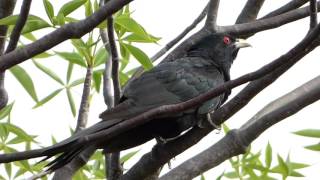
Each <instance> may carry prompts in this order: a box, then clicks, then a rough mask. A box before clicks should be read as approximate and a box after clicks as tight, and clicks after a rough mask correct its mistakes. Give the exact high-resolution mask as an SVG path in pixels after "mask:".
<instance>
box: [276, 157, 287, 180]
mask: <svg viewBox="0 0 320 180" xmlns="http://www.w3.org/2000/svg"><path fill="white" fill-rule="evenodd" d="M277 157H278V163H279V164H278V166H279V168H280V170H281V174H282V176H284V177H287V176H288V175H289V167H288V166H287V164H286V163H285V162H284V160H283V159H282V157H281V156H280V155H278V156H277Z"/></svg>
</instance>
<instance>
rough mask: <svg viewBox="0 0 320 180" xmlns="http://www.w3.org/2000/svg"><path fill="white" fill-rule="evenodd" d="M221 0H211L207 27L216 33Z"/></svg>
mask: <svg viewBox="0 0 320 180" xmlns="http://www.w3.org/2000/svg"><path fill="white" fill-rule="evenodd" d="M219 4H220V0H210V2H209V4H208V14H207V20H206V24H205V27H206V28H208V29H210V30H212V31H215V30H216V29H217V18H218V10H219Z"/></svg>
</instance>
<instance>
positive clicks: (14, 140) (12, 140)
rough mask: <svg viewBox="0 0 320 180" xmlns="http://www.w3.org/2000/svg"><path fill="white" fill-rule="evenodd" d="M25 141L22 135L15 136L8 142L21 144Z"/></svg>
mask: <svg viewBox="0 0 320 180" xmlns="http://www.w3.org/2000/svg"><path fill="white" fill-rule="evenodd" d="M23 142H25V141H24V139H21V138H20V137H15V138H13V139H11V140H10V141H8V142H7V144H20V143H23Z"/></svg>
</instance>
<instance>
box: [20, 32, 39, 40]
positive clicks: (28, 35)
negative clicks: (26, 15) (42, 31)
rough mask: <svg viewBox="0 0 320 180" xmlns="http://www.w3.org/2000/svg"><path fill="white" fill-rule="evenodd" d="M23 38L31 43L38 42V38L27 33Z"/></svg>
mask: <svg viewBox="0 0 320 180" xmlns="http://www.w3.org/2000/svg"><path fill="white" fill-rule="evenodd" d="M23 37H25V38H27V39H29V40H30V41H36V40H37V38H36V37H35V36H34V35H33V34H32V33H25V34H23Z"/></svg>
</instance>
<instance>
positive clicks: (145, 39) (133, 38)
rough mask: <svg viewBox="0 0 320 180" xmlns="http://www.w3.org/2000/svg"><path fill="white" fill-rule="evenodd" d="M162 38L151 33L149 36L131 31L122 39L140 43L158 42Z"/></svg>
mask: <svg viewBox="0 0 320 180" xmlns="http://www.w3.org/2000/svg"><path fill="white" fill-rule="evenodd" d="M160 39H161V38H159V37H154V36H152V35H149V36H148V37H145V36H139V35H137V34H135V33H131V34H129V35H128V36H126V37H124V38H123V39H122V40H125V41H129V42H139V43H157V42H158V41H159V40H160Z"/></svg>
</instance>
